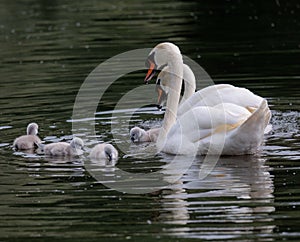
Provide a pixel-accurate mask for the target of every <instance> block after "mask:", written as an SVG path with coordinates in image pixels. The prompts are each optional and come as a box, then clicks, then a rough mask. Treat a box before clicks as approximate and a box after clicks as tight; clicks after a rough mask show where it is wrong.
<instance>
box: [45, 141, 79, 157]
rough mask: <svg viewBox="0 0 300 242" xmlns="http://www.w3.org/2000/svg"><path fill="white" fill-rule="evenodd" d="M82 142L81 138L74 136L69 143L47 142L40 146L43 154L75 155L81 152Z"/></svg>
mask: <svg viewBox="0 0 300 242" xmlns="http://www.w3.org/2000/svg"><path fill="white" fill-rule="evenodd" d="M83 147H84V142H83V140H82V139H80V138H78V137H75V138H73V140H72V141H71V143H67V142H57V143H52V144H47V145H44V146H43V147H42V150H43V151H44V153H45V155H49V156H77V155H82V154H83Z"/></svg>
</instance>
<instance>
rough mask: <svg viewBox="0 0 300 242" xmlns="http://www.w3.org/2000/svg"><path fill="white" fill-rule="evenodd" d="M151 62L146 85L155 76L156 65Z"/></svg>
mask: <svg viewBox="0 0 300 242" xmlns="http://www.w3.org/2000/svg"><path fill="white" fill-rule="evenodd" d="M149 62H150V67H149V70H148V72H147V75H146V77H145V80H144V81H145V83H147V84H148V82H149V81H150V80H151V79H152V77H153V76H154V75H155V64H154V62H152V61H149Z"/></svg>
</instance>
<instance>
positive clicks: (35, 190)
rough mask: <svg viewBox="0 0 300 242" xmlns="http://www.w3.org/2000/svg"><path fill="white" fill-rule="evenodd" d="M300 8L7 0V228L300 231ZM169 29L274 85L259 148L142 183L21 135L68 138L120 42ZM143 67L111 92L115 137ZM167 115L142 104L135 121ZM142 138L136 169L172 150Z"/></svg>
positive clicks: (183, 235) (0, 223)
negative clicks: (142, 186) (119, 109)
mask: <svg viewBox="0 0 300 242" xmlns="http://www.w3.org/2000/svg"><path fill="white" fill-rule="evenodd" d="M299 12H300V4H299V3H298V1H282V0H274V1H222V2H220V1H172V2H167V1H135V0H134V1H115V0H112V1H106V2H105V1H96V0H94V1H64V0H63V1H38V0H29V1H25V0H24V1H21V0H20V1H1V3H0V48H1V49H0V57H1V58H0V60H1V65H0V73H1V76H0V93H1V96H0V107H1V109H0V113H1V116H0V135H1V140H0V166H1V172H0V191H1V192H0V196H1V199H0V215H1V216H0V237H1V239H3V240H16V239H20V240H21V239H22V240H24V239H26V238H27V239H30V240H34V239H36V240H39V241H40V240H42V239H43V240H45V241H46V240H53V239H55V240H59V239H61V240H62V239H64V240H67V239H70V240H71V239H72V240H79V241H82V240H87V241H89V240H98V239H103V240H110V239H116V240H125V239H128V240H129V239H133V240H140V239H145V240H147V241H152V240H153V241H154V240H157V239H161V240H163V241H174V240H185V241H186V240H188V239H190V240H192V239H202V240H220V241H224V240H226V239H230V240H239V241H242V240H248V241H249V240H255V239H260V240H268V241H273V240H282V239H291V240H295V241H296V240H299V238H300V233H299V231H300V222H299V221H300V212H299V204H300V199H299V193H300V190H299V183H300V173H299V170H300V166H299V153H300V152H299V140H300V139H299V105H300V103H299V93H300V92H299V91H300V88H299V79H300V69H299V67H300V65H299V52H300V17H299V16H300V14H299ZM163 41H170V42H174V43H175V44H177V45H178V46H179V47H180V49H181V51H182V53H183V54H185V55H186V56H188V57H190V58H192V59H193V60H195V61H196V62H197V63H198V64H200V65H201V66H202V67H203V68H204V69H205V70H206V71H207V72H208V73H209V74H210V76H211V77H212V78H213V80H214V82H215V83H230V84H234V85H237V86H242V87H247V88H248V89H250V90H251V91H253V92H255V93H257V94H259V95H261V96H263V97H265V98H267V100H268V102H269V104H270V108H271V109H272V114H273V117H272V124H273V131H272V132H271V133H270V134H269V135H267V136H266V143H265V146H264V147H263V150H262V152H261V153H260V154H258V155H256V156H250V157H225V158H221V159H220V161H219V162H218V164H217V166H216V167H215V169H214V170H213V171H212V173H211V174H210V175H209V176H208V177H207V178H206V179H204V180H201V179H199V177H198V173H197V172H198V171H199V167H200V165H201V162H202V160H201V158H198V159H196V160H195V161H194V163H193V165H192V167H191V168H190V169H189V170H188V171H187V172H186V173H185V174H184V176H183V177H182V178H181V179H180V180H179V181H178V182H177V183H176V184H174V185H172V186H170V187H169V188H167V189H162V190H160V191H158V192H156V193H152V194H144V195H134V194H126V193H121V192H118V191H115V190H113V189H110V188H107V187H105V186H104V185H102V184H101V182H98V181H96V180H95V179H94V178H93V177H92V176H91V175H90V174H89V172H88V171H87V170H86V169H85V167H84V165H83V161H82V160H81V159H72V160H68V161H66V160H49V159H47V158H45V157H42V156H37V155H28V154H23V153H18V152H14V151H13V150H12V149H11V145H12V142H13V140H14V138H15V137H17V136H19V135H21V134H23V133H24V132H25V129H26V126H27V124H28V123H29V122H31V121H35V122H37V123H38V124H39V126H40V133H39V135H40V137H42V138H43V139H44V140H45V141H46V142H50V141H57V140H70V139H71V137H72V120H71V119H72V110H73V105H74V101H75V98H76V95H77V92H78V90H79V88H80V86H81V84H82V83H83V81H84V80H85V78H86V77H87V76H88V74H89V73H90V72H91V71H92V70H93V69H94V68H95V67H96V66H98V65H99V64H100V63H101V62H103V61H105V60H106V59H108V58H110V57H112V56H114V55H116V54H120V53H122V52H124V51H129V50H132V49H137V48H152V47H154V46H155V45H156V44H157V43H159V42H163ZM144 76H145V73H144V72H139V73H136V74H134V75H132V76H130V77H127V78H124V79H122V80H121V81H120V85H119V86H117V85H116V86H115V88H112V89H111V91H110V92H108V93H106V96H105V99H104V100H102V101H101V103H100V105H99V109H100V110H101V111H105V110H106V111H108V113H103V112H99V113H98V114H97V125H96V127H97V132H98V133H97V134H98V136H99V138H100V139H102V140H105V141H108V140H110V139H111V137H112V136H111V132H110V124H111V119H110V117H111V113H109V111H110V110H111V109H113V108H114V105H115V104H116V103H117V101H118V100H119V99H120V97H121V96H122V95H123V94H124V93H126V91H127V90H128V89H130V88H131V87H135V86H138V85H141V84H142V81H143V78H144ZM124 117H126V112H125V111H124ZM149 118H150V121H147V122H146V119H149ZM161 118H162V115H161V114H155V112H154V115H153V112H152V111H151V112H144V113H143V112H141V113H138V114H136V115H135V119H134V120H132V123H133V124H134V125H140V126H144V127H150V126H151V125H153V124H156V125H157V123H159V122H158V121H157V120H160V119H161ZM116 132H119V133H120V134H121V135H123V136H124V137H127V135H128V130H126V129H121V130H117V131H116ZM88 142H89V144H90V145H91V144H94V143H95V142H97V140H93V139H92V138H91V139H90V140H89V141H88ZM112 142H113V144H118V142H119V144H120V142H121V141H118V140H112ZM131 152H132V154H131V155H129V156H126V154H124V153H122V152H121V159H120V160H119V164H118V166H119V167H121V168H122V169H125V170H128V171H132V172H141V171H149V170H155V169H159V168H160V167H161V166H162V164H165V163H166V162H167V161H168V160H169V159H170V157H168V156H166V155H163V154H161V155H158V156H156V155H155V152H152V153H151V152H150V153H149V152H148V150H147V149H146V148H145V147H144V146H134V145H132V146H131ZM134 153H139V155H138V156H135V155H133V154H134Z"/></svg>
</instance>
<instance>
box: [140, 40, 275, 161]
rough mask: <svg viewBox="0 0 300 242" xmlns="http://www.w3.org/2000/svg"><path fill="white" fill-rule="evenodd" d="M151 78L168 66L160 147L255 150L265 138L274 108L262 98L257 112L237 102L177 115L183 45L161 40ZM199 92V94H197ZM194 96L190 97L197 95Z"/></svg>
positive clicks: (151, 60) (177, 150) (182, 151)
mask: <svg viewBox="0 0 300 242" xmlns="http://www.w3.org/2000/svg"><path fill="white" fill-rule="evenodd" d="M147 61H148V64H149V67H150V68H149V71H148V73H147V76H146V78H145V80H146V81H148V80H149V79H150V78H151V76H152V72H153V70H155V69H156V70H159V69H162V68H163V67H165V66H168V68H169V72H170V78H171V79H172V81H169V82H168V88H169V93H168V98H167V105H166V112H165V116H164V120H163V125H162V128H161V129H160V131H159V135H158V138H157V143H156V144H157V148H158V150H159V151H162V152H166V153H170V154H183V155H188V154H191V153H194V152H197V154H201V155H202V154H207V153H209V154H222V155H243V154H253V153H255V152H256V151H257V149H258V147H259V146H260V145H261V143H262V141H263V135H264V130H265V128H266V126H267V125H268V123H269V120H270V116H271V112H270V110H269V108H268V104H267V101H266V100H265V99H262V101H261V103H260V105H259V106H258V108H257V109H256V110H255V111H254V112H250V111H249V110H247V109H246V108H244V107H242V106H239V105H236V104H233V103H225V102H224V103H220V104H218V105H215V106H197V105H196V106H195V107H190V109H189V110H185V112H184V113H183V114H182V115H180V116H178V117H177V110H178V103H179V98H180V90H181V84H182V77H183V61H182V56H181V53H180V50H179V48H178V47H177V46H176V45H174V44H172V43H161V44H158V45H157V46H156V47H155V48H154V49H153V50H152V51H151V52H150V54H149V56H148V59H147ZM194 95H196V94H194ZM194 95H193V96H191V97H190V98H195V97H194Z"/></svg>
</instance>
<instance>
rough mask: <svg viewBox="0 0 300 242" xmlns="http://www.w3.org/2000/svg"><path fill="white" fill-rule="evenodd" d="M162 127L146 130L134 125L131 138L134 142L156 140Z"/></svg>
mask: <svg viewBox="0 0 300 242" xmlns="http://www.w3.org/2000/svg"><path fill="white" fill-rule="evenodd" d="M159 130H160V128H154V129H149V130H147V131H146V130H144V129H141V128H139V127H134V128H132V129H131V130H130V139H131V141H132V142H134V143H139V142H156V140H157V137H158V135H159Z"/></svg>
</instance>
